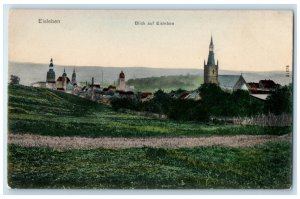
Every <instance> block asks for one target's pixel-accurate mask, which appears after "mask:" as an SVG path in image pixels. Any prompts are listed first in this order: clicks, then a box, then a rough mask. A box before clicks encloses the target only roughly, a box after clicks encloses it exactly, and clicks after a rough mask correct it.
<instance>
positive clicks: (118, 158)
mask: <svg viewBox="0 0 300 199" xmlns="http://www.w3.org/2000/svg"><path fill="white" fill-rule="evenodd" d="M8 125H9V126H8V127H9V133H20V134H22V133H32V134H41V135H55V136H82V137H101V136H110V137H178V136H193V137H197V136H210V135H239V134H252V135H253V134H254V135H261V134H275V135H281V134H288V133H290V132H291V127H280V128H279V127H273V128H270V127H269V128H267V127H257V126H226V125H207V124H200V123H194V122H175V121H171V120H157V119H151V118H146V117H141V116H137V115H133V114H126V113H118V112H114V111H113V110H112V109H111V108H109V107H106V106H103V105H100V104H97V103H94V102H91V101H88V100H85V99H81V98H78V97H76V96H72V95H68V94H64V93H60V92H55V91H51V90H47V89H40V88H30V87H24V86H9V118H8ZM291 155H292V153H291V143H290V142H285V141H281V142H269V143H267V144H263V145H256V146H255V147H243V148H230V147H221V146H211V147H194V148H180V149H162V148H146V147H144V148H129V149H118V150H116V149H115V150H113V149H101V148H99V149H91V150H83V149H77V150H65V151H62V150H61V151H60V150H54V149H50V148H34V147H28V148H26V147H21V146H17V145H13V144H9V145H8V182H9V185H10V186H11V187H12V188H112V189H117V188H118V189H127V188H128V189H130V188H137V189H138V188H163V189H175V188H176V189H177V188H179V189H181V188H184V189H185V188H289V187H290V185H291V183H292V182H291Z"/></svg>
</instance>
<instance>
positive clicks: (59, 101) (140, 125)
mask: <svg viewBox="0 0 300 199" xmlns="http://www.w3.org/2000/svg"><path fill="white" fill-rule="evenodd" d="M8 123H9V131H10V132H14V133H28V132H29V133H33V134H41V135H55V136H84V137H101V136H109V137H150V136H151V137H153V136H156V137H157V136H158V137H174V136H193V137H195V136H204V135H205V136H209V135H240V134H245V135H262V134H273V135H282V134H287V133H290V132H291V127H259V126H231V125H208V124H201V123H195V122H178V121H171V120H159V119H152V118H147V117H142V116H138V115H134V114H126V113H119V112H115V111H113V110H112V109H111V108H109V107H107V106H104V105H101V104H97V103H94V102H91V101H88V100H86V99H81V98H79V97H76V96H72V95H69V94H65V93H61V92H55V91H51V90H48V89H39V88H30V87H22V86H10V87H9V121H8Z"/></svg>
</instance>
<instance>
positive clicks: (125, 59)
mask: <svg viewBox="0 0 300 199" xmlns="http://www.w3.org/2000/svg"><path fill="white" fill-rule="evenodd" d="M40 18H46V19H47V20H48V18H49V19H52V18H53V20H54V21H52V22H51V21H45V22H43V21H42V23H39V22H40V20H39V19H40ZM292 19H293V14H292V12H290V11H203V10H202V11H145V10H144V11H103V10H102V11H96V10H86V11H83V10H70V11H66V10H59V11H58V10H47V11H45V10H43V11H41V10H11V11H10V17H9V20H10V23H9V24H10V27H9V36H10V37H9V61H10V62H23V63H24V62H25V63H38V64H39V63H43V64H47V62H48V61H49V59H50V58H51V57H52V58H53V59H54V64H55V65H60V66H70V67H78V66H80V67H84V66H95V67H96V66H100V67H145V68H178V69H180V68H191V69H203V62H204V60H205V61H207V58H208V48H209V41H210V37H211V36H213V40H214V44H215V57H216V60H218V61H219V63H220V70H233V71H284V70H285V67H286V65H289V66H290V70H291V71H292V53H293V34H292V33H293V20H292ZM55 20H59V23H56V22H55ZM71 21H73V22H71ZM152 21H154V22H157V21H161V22H162V23H165V21H166V22H168V23H174V25H168V24H165V25H163V24H162V25H154V26H153V25H143V23H142V22H144V23H145V24H147V23H148V22H149V23H150V22H151V23H152ZM81 22H84V23H81ZM136 22H138V23H136ZM136 24H137V25H136ZM37 35H38V36H37ZM24 46H25V47H24Z"/></svg>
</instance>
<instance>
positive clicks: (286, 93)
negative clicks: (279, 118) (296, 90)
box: [265, 84, 293, 115]
mask: <svg viewBox="0 0 300 199" xmlns="http://www.w3.org/2000/svg"><path fill="white" fill-rule="evenodd" d="M292 110H293V107H292V85H291V84H290V85H288V86H283V87H281V88H276V89H275V91H274V92H273V93H272V94H271V95H270V96H268V98H267V100H266V105H265V112H267V113H269V112H270V113H274V114H276V115H280V114H282V113H291V112H292Z"/></svg>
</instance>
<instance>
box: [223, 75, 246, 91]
mask: <svg viewBox="0 0 300 199" xmlns="http://www.w3.org/2000/svg"><path fill="white" fill-rule="evenodd" d="M219 86H220V88H221V89H223V90H224V91H226V92H230V93H232V92H233V91H236V90H239V89H241V90H246V91H249V86H248V84H247V82H246V81H245V79H244V77H243V75H242V74H241V75H219Z"/></svg>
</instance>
